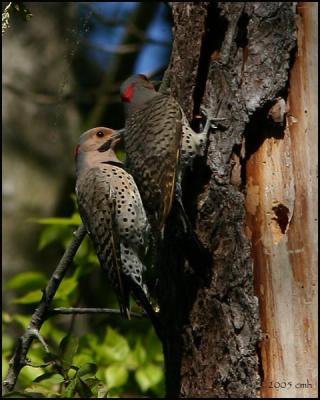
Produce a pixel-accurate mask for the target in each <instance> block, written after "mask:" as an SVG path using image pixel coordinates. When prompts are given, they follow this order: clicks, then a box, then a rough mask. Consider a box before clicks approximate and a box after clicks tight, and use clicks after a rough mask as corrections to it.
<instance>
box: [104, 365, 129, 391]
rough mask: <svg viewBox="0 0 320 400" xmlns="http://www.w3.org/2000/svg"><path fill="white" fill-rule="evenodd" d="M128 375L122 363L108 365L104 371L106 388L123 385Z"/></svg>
mask: <svg viewBox="0 0 320 400" xmlns="http://www.w3.org/2000/svg"><path fill="white" fill-rule="evenodd" d="M128 376H129V374H128V371H127V369H126V368H125V367H124V366H123V365H121V364H113V365H110V367H108V368H107V369H106V372H105V377H106V382H107V386H108V390H109V389H111V388H113V387H118V386H122V385H124V384H125V383H126V382H127V380H128Z"/></svg>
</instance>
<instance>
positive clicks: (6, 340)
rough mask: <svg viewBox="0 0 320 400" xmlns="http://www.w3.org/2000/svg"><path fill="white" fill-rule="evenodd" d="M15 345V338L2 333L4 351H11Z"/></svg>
mask: <svg viewBox="0 0 320 400" xmlns="http://www.w3.org/2000/svg"><path fill="white" fill-rule="evenodd" d="M13 345H14V340H13V338H12V337H11V336H8V335H2V352H5V351H10V350H11V349H12V347H13Z"/></svg>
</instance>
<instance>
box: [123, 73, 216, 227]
mask: <svg viewBox="0 0 320 400" xmlns="http://www.w3.org/2000/svg"><path fill="white" fill-rule="evenodd" d="M120 92H121V99H122V101H123V102H125V103H126V104H127V106H126V108H127V109H126V111H127V118H126V124H125V129H124V130H123V136H124V146H125V150H126V154H127V164H128V169H129V170H130V172H131V173H132V175H133V177H134V179H135V181H136V183H137V186H138V188H139V190H140V194H141V197H142V201H143V204H144V206H145V208H146V212H147V216H148V218H149V221H150V223H151V225H152V228H153V230H157V229H159V230H160V231H161V230H162V229H163V226H164V223H165V220H166V218H167V217H168V215H169V213H170V210H171V207H172V204H173V200H174V198H176V199H177V200H178V202H179V204H180V205H181V207H182V202H181V180H182V176H183V172H184V171H185V168H186V167H187V166H189V165H191V164H192V161H193V159H194V158H195V156H197V155H203V152H204V150H205V145H206V140H207V134H208V131H209V128H210V126H212V120H211V119H209V118H207V121H206V124H205V127H204V129H203V132H201V133H196V132H194V131H193V130H192V129H191V127H190V125H189V123H188V120H187V118H186V116H185V114H184V112H183V110H182V108H181V107H180V105H179V104H178V102H177V101H176V100H175V99H174V98H173V97H172V96H170V95H167V94H162V93H159V92H157V91H156V90H155V88H154V86H153V84H152V83H151V82H150V81H149V80H148V79H147V78H146V77H145V76H144V75H141V74H139V75H134V76H132V77H130V78H128V79H127V80H126V81H125V82H124V83H123V84H122V85H121V88H120ZM182 210H183V207H182Z"/></svg>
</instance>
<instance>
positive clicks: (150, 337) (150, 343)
mask: <svg viewBox="0 0 320 400" xmlns="http://www.w3.org/2000/svg"><path fill="white" fill-rule="evenodd" d="M143 343H144V345H145V349H146V352H147V359H148V360H149V361H156V362H163V361H164V357H163V350H162V345H161V342H160V340H159V338H158V337H157V336H156V334H155V333H154V330H153V329H150V330H149V332H148V334H147V337H146V339H145V340H144V342H143Z"/></svg>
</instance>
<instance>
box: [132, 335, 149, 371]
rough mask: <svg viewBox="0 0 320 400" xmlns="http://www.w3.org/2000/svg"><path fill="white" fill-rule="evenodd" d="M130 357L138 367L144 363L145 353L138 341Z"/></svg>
mask: <svg viewBox="0 0 320 400" xmlns="http://www.w3.org/2000/svg"><path fill="white" fill-rule="evenodd" d="M132 355H133V357H134V359H135V361H136V362H137V364H138V365H142V364H144V363H145V361H146V359H147V353H146V350H145V348H144V347H143V346H142V344H141V341H140V339H138V341H137V343H136V345H135V348H134V350H133V352H132Z"/></svg>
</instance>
